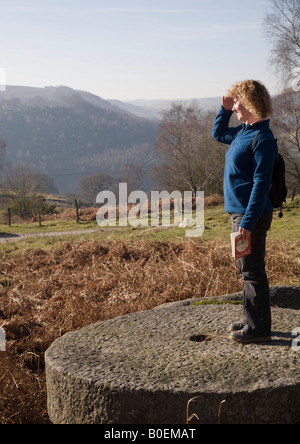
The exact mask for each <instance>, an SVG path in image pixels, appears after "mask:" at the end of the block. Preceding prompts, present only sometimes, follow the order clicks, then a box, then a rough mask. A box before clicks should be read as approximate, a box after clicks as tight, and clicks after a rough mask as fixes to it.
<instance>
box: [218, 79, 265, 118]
mask: <svg viewBox="0 0 300 444" xmlns="http://www.w3.org/2000/svg"><path fill="white" fill-rule="evenodd" d="M227 96H228V97H231V98H233V99H237V98H238V99H239V100H240V102H241V104H242V105H243V106H244V107H245V108H246V109H247V110H248V111H250V112H251V113H252V114H253V116H254V117H255V118H257V119H264V118H267V117H270V116H271V115H272V113H273V106H272V99H271V96H270V93H269V91H268V90H267V88H266V87H265V86H264V85H263V84H262V83H261V82H258V81H256V80H244V81H242V82H236V83H234V84H233V85H232V87H231V88H230V89H229V90H228V91H227Z"/></svg>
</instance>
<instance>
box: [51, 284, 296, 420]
mask: <svg viewBox="0 0 300 444" xmlns="http://www.w3.org/2000/svg"><path fill="white" fill-rule="evenodd" d="M298 290H299V289H295V292H296V291H298ZM278 291H279V293H280V292H281V296H279V293H278V292H277V291H275V293H276V292H277V296H278V298H279V300H280V301H281V305H284V303H283V301H284V293H286V294H288V291H286V292H284V290H283V289H281V290H280V289H279V290H278ZM298 296H299V293H298ZM239 298H240V295H233V296H232V297H226V298H225V299H224V298H223V299H220V298H219V299H218V303H215V302H216V300H212V304H211V305H194V302H196V301H195V300H192V301H188V302H187V301H183V302H177V303H171V304H166V305H162V306H160V307H157V308H155V309H153V310H151V311H147V312H139V313H134V314H130V315H125V316H122V317H119V318H115V319H112V320H109V321H105V322H101V323H98V324H94V325H89V326H87V327H84V328H83V329H81V330H79V331H77V332H73V333H69V334H67V335H65V336H63V337H62V338H60V339H58V340H57V341H55V342H54V344H53V345H52V346H51V347H50V348H49V350H48V351H47V352H46V375H47V390H48V411H49V416H50V419H51V421H52V422H53V423H55V424H65V423H67V424H71V423H77V424H82V423H84V424H88V423H104V424H185V423H186V406H187V402H188V401H189V400H190V399H191V398H193V397H195V396H197V397H198V398H197V402H195V403H193V404H192V405H191V413H193V412H195V413H197V415H198V416H199V419H200V423H205V424H208V423H216V422H217V420H218V408H219V404H220V402H221V401H223V400H226V404H225V405H224V406H223V409H222V415H221V422H224V423H234V424H237V423H252V424H253V423H286V424H292V423H297V422H300V413H299V412H300V366H299V363H300V351H296V350H294V349H293V348H292V341H293V339H295V338H292V336H291V332H292V331H293V330H294V329H295V328H296V327H300V316H299V311H298V310H297V309H289V308H280V307H273V308H272V316H273V338H272V342H271V343H266V344H249V345H246V346H242V345H239V344H236V343H235V342H233V341H231V340H229V339H228V332H227V328H228V325H229V324H230V323H231V322H232V321H236V320H238V319H240V316H241V310H242V308H241V306H239V305H231V302H232V299H233V300H238V299H239ZM220 302H222V303H221V304H220ZM228 302H229V304H228ZM193 335H194V336H198V337H199V335H203V338H202V339H205V338H206V340H205V341H202V342H195V341H191V336H193ZM200 339H201V338H200Z"/></svg>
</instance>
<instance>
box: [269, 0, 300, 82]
mask: <svg viewBox="0 0 300 444" xmlns="http://www.w3.org/2000/svg"><path fill="white" fill-rule="evenodd" d="M269 2H270V3H271V7H270V10H271V11H272V12H270V13H267V14H266V16H265V18H264V27H265V30H266V35H267V37H268V39H269V40H270V42H271V44H272V51H271V54H272V56H271V60H270V61H271V64H272V65H273V67H274V68H275V72H276V73H277V75H278V73H280V75H281V79H282V81H283V83H284V85H285V87H286V86H287V82H289V81H290V80H291V78H292V76H293V75H294V74H296V71H295V70H297V69H300V2H299V0H269ZM298 77H299V75H298Z"/></svg>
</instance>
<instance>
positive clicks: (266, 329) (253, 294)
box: [230, 213, 273, 336]
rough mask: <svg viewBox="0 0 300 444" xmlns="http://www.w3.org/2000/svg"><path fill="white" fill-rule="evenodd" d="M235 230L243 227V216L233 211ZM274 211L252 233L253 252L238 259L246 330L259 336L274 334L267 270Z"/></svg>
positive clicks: (262, 218) (259, 222) (265, 215)
mask: <svg viewBox="0 0 300 444" xmlns="http://www.w3.org/2000/svg"><path fill="white" fill-rule="evenodd" d="M230 216H231V220H232V230H233V232H236V231H239V227H240V224H241V221H242V218H243V216H242V215H241V214H231V215H230ZM272 218H273V213H264V214H263V215H262V216H261V218H260V219H259V221H258V222H257V223H256V225H255V227H254V229H253V231H252V233H251V249H252V252H251V255H249V256H246V257H243V258H241V259H239V260H238V267H239V271H240V273H241V275H242V276H243V278H244V283H245V284H244V302H243V319H242V322H243V324H244V326H245V327H244V329H243V331H244V332H245V333H251V334H254V335H257V336H265V335H266V336H268V335H270V334H271V323H272V321H271V306H270V289H269V281H268V277H267V274H266V267H265V254H266V238H267V232H268V230H269V229H270V228H271V224H272Z"/></svg>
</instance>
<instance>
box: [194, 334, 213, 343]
mask: <svg viewBox="0 0 300 444" xmlns="http://www.w3.org/2000/svg"><path fill="white" fill-rule="evenodd" d="M190 340H191V341H193V342H206V341H211V340H212V338H211V336H210V335H193V336H191V337H190Z"/></svg>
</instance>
